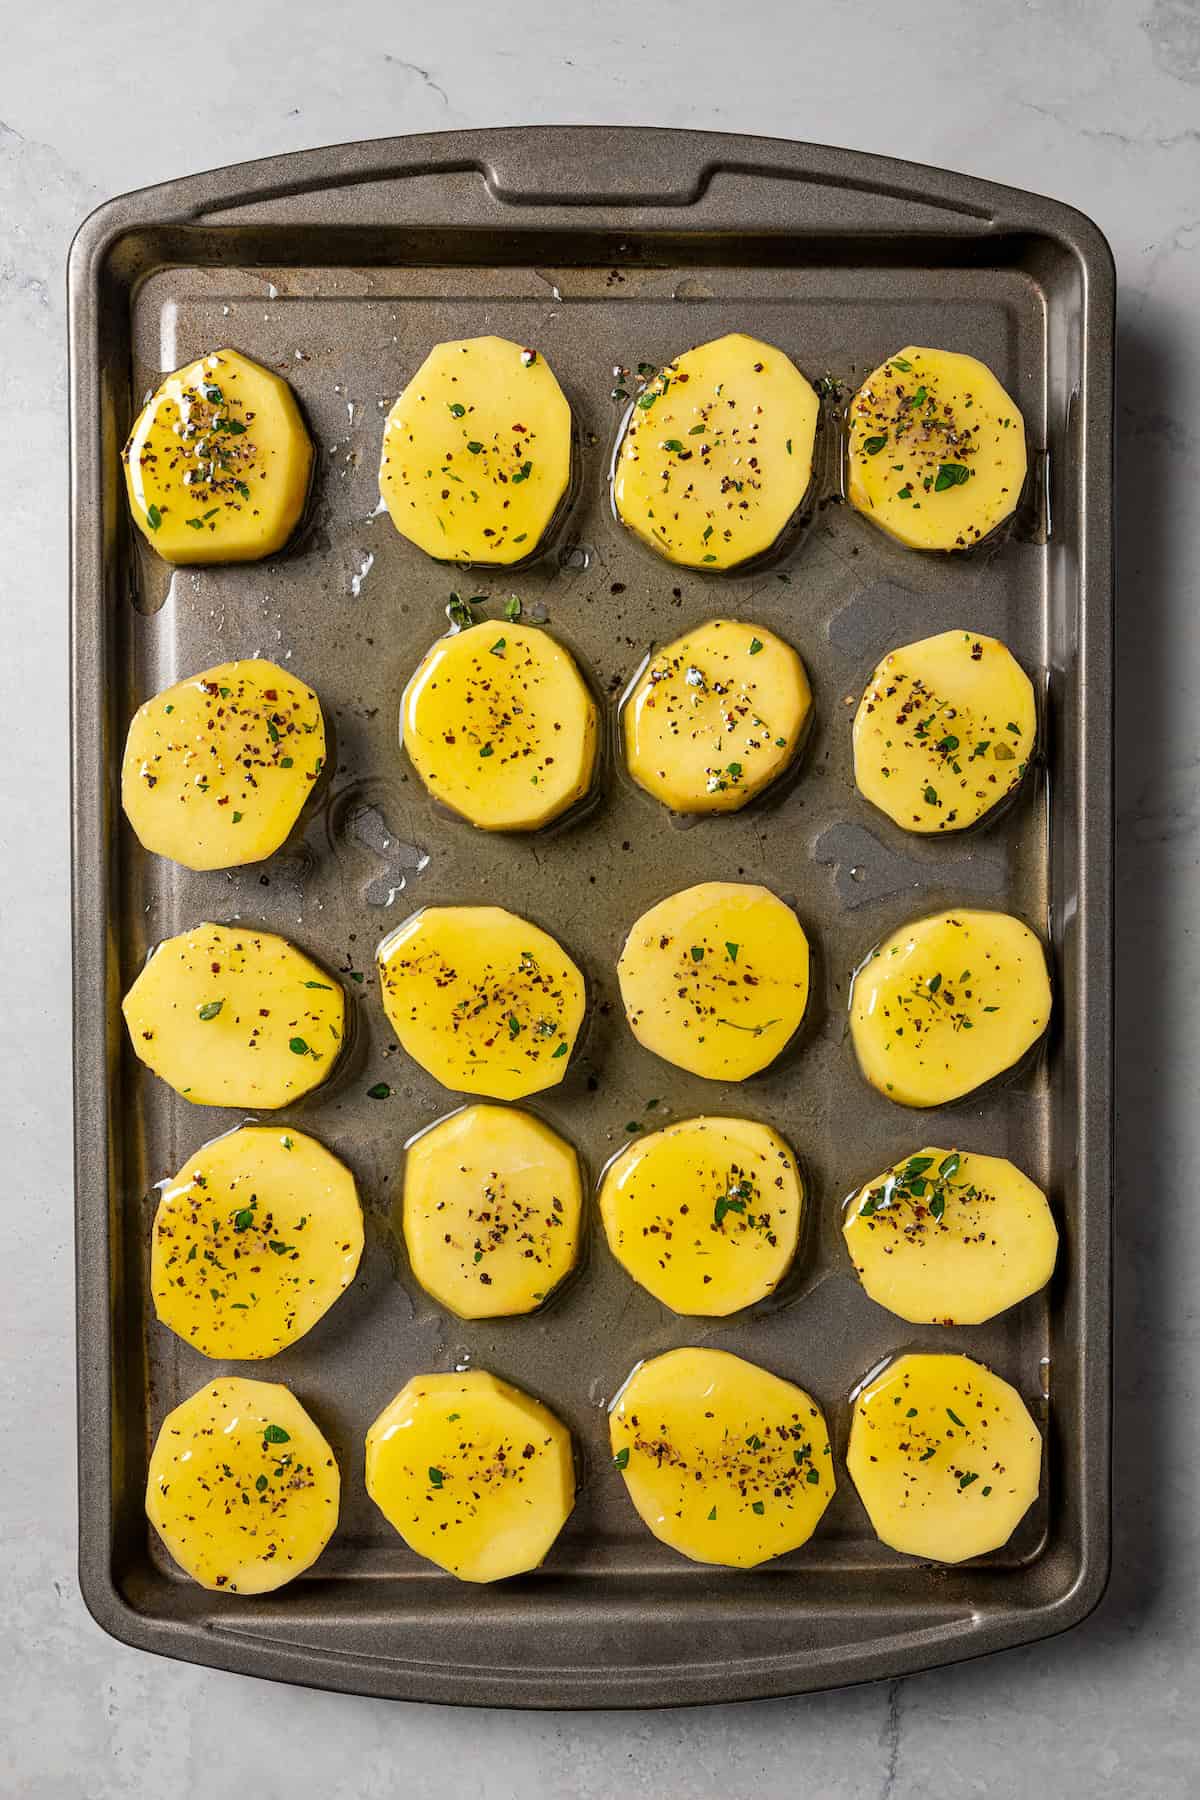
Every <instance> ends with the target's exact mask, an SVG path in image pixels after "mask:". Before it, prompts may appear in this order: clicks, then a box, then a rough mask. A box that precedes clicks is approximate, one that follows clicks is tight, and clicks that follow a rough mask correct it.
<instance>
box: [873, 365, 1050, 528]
mask: <svg viewBox="0 0 1200 1800" xmlns="http://www.w3.org/2000/svg"><path fill="white" fill-rule="evenodd" d="M1025 468H1026V452H1025V421H1024V420H1023V419H1022V417H1021V414H1020V412H1019V411H1018V410H1017V408H1016V406H1015V405H1014V404H1013V402H1012V401H1011V400H1010V399H1009V397H1008V395H1007V394H1006V393H1005V391H1004V389H1003V388H1002V387H1001V386H1000V383H999V382H998V381H997V380H996V377H995V376H994V375H993V374H992V371H991V370H990V369H989V368H988V367H987V365H986V364H985V363H981V362H978V361H977V360H976V358H975V357H973V356H963V355H961V354H960V353H959V352H958V351H955V350H925V349H922V348H921V347H920V346H919V345H916V344H909V345H908V346H907V347H906V348H905V349H903V350H900V351H898V352H897V353H896V355H895V356H893V357H890V358H889V359H888V361H887V362H885V363H881V364H880V365H879V367H878V368H877V369H875V370H873V371H872V373H871V374H870V375H868V376H867V379H866V380H865V381H864V382H863V384H862V386H861V387H860V388H859V390H858V392H857V394H855V396H854V399H853V400H852V401H851V402H850V445H849V453H848V484H847V492H848V495H849V499H850V503H851V505H852V506H856V507H857V508H858V510H859V512H861V513H863V514H865V516H866V517H867V518H868V519H870V520H871V523H872V524H874V525H878V526H879V527H880V529H881V530H882V531H886V532H887V533H888V535H889V536H890V537H894V538H898V539H899V541H900V542H901V543H902V544H906V545H908V547H909V548H910V549H912V550H969V549H970V548H971V546H972V545H973V544H977V543H978V542H979V540H980V539H981V538H985V537H987V535H988V533H989V532H991V531H994V530H995V529H996V527H997V526H998V525H1001V524H1003V522H1004V520H1005V519H1007V518H1008V517H1009V515H1010V514H1011V513H1012V512H1013V510H1014V509H1015V507H1016V505H1017V502H1018V501H1019V500H1020V498H1021V489H1022V488H1023V486H1024V485H1025Z"/></svg>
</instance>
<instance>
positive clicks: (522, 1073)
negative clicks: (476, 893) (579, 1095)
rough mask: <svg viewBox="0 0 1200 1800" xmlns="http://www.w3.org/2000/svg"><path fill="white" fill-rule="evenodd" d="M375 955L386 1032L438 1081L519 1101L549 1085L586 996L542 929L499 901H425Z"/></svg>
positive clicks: (562, 1070) (558, 1073) (560, 1068)
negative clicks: (469, 903)
mask: <svg viewBox="0 0 1200 1800" xmlns="http://www.w3.org/2000/svg"><path fill="white" fill-rule="evenodd" d="M375 954H376V957H377V959H378V963H379V989H380V993H381V995H382V997H383V1006H384V1011H385V1012H386V1013H387V1016H388V1019H389V1020H390V1022H391V1026H392V1030H393V1031H394V1032H395V1033H396V1036H397V1037H398V1038H399V1039H400V1042H401V1044H403V1046H404V1048H405V1049H406V1050H407V1051H408V1054H409V1055H410V1056H411V1057H412V1059H413V1061H414V1062H418V1063H420V1065H421V1067H422V1068H423V1069H426V1070H428V1072H429V1074H430V1075H432V1076H433V1077H434V1079H435V1080H437V1081H440V1082H441V1083H442V1085H443V1087H448V1088H457V1089H459V1090H460V1091H461V1092H462V1093H465V1094H486V1095H488V1096H489V1097H490V1098H492V1099H494V1100H522V1099H524V1098H525V1096H526V1095H528V1094H538V1093H541V1091H542V1090H543V1088H550V1087H557V1086H558V1083H559V1082H560V1081H561V1080H562V1078H563V1076H564V1075H565V1074H566V1072H567V1064H568V1063H569V1061H570V1059H571V1051H572V1049H573V1047H574V1044H575V1039H576V1037H577V1036H578V1033H579V1027H580V1026H581V1025H582V1023H583V1014H584V1006H585V998H586V996H585V989H584V981H583V976H582V975H581V974H580V973H579V970H578V969H577V968H576V967H575V964H574V963H573V962H572V961H571V959H570V957H569V956H568V955H567V953H566V951H565V950H564V949H563V948H562V946H561V944H558V943H556V942H555V940H554V939H553V938H552V937H551V936H550V934H549V932H548V931H542V930H541V929H540V928H539V927H538V926H537V925H531V924H530V923H529V921H528V919H522V918H520V917H519V916H518V915H517V914H516V913H510V912H505V910H504V908H503V907H500V906H426V907H424V908H423V909H422V910H421V911H420V912H418V913H414V914H413V916H412V918H411V919H406V920H405V922H404V924H403V925H400V926H398V927H397V929H396V930H395V931H393V932H391V933H390V935H389V936H387V937H385V938H384V940H383V942H382V943H381V944H380V946H379V948H378V950H377V951H376V953H375Z"/></svg>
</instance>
